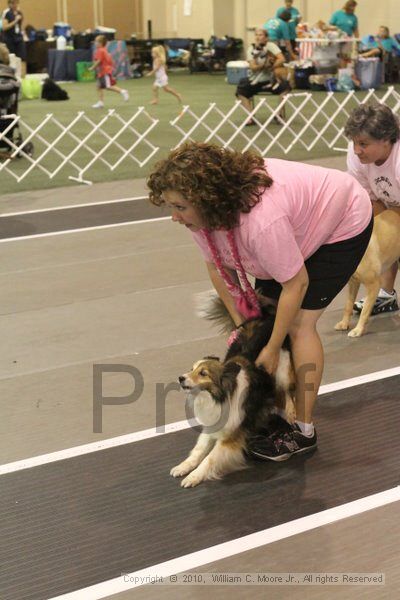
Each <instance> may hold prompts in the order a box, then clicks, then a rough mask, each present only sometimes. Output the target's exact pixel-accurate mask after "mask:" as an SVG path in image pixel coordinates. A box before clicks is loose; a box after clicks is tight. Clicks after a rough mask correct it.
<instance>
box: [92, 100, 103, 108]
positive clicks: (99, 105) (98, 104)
mask: <svg viewBox="0 0 400 600" xmlns="http://www.w3.org/2000/svg"><path fill="white" fill-rule="evenodd" d="M92 108H104V102H102V101H101V100H99V101H98V102H96V104H92Z"/></svg>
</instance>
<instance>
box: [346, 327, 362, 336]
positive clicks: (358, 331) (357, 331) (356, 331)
mask: <svg viewBox="0 0 400 600" xmlns="http://www.w3.org/2000/svg"><path fill="white" fill-rule="evenodd" d="M363 333H364V329H362V328H361V327H354V329H352V330H351V331H349V333H348V334H347V335H348V336H349V337H351V338H354V337H361V336H362V335H363Z"/></svg>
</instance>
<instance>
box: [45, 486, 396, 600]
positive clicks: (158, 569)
mask: <svg viewBox="0 0 400 600" xmlns="http://www.w3.org/2000/svg"><path fill="white" fill-rule="evenodd" d="M398 501H400V486H398V487H395V488H391V489H389V490H385V491H384V492H379V493H378V494H372V495H371V496H366V497H365V498H360V499H359V500H354V501H353V502H347V503H346V504H342V505H340V506H335V507H334V508H328V509H327V510H323V511H321V512H319V513H315V514H312V515H308V516H307V517H301V518H300V519H295V520H294V521H289V522H288V523H283V524H282V525H277V526H276V527H271V528H270V529H264V530H263V531H257V532H256V533H251V534H249V535H245V536H243V537H240V538H237V539H234V540H231V541H229V542H225V543H223V544H218V545H216V546H211V547H210V548H204V549H203V550H199V551H198V552H192V553H191V554H186V555H185V556H179V557H178V558H174V559H172V560H168V561H166V562H163V563H159V564H158V565H153V566H151V567H148V568H146V569H141V570H140V571H134V572H133V573H129V574H127V575H125V576H121V577H116V578H115V579H109V580H108V581H103V582H102V583H97V584H95V585H92V586H89V587H87V588H84V589H80V590H76V591H75V592H70V593H67V594H63V595H61V596H57V597H53V598H50V600H100V599H101V598H105V597H106V596H112V595H114V594H118V593H119V592H124V591H126V590H131V589H133V588H137V587H140V586H142V585H145V584H146V583H150V582H151V580H152V579H151V578H153V579H155V578H156V577H157V578H158V579H160V578H161V577H162V578H167V577H169V576H171V575H175V574H176V573H182V572H184V571H189V570H193V569H196V568H198V567H201V566H203V565H206V564H209V563H212V562H216V561H219V560H223V559H225V558H229V557H231V556H235V555H237V554H242V553H243V552H248V551H249V550H254V549H255V548H260V547H261V546H266V545H268V544H272V543H274V542H278V541H280V540H284V539H286V538H289V537H292V536H294V535H298V534H300V533H304V532H306V531H311V530H313V529H317V528H318V527H323V526H325V525H330V524H332V523H336V522H337V521H341V520H342V519H347V518H349V517H353V516H356V515H359V514H361V513H363V512H366V511H369V510H373V509H375V508H379V507H381V506H385V505H387V504H391V503H393V502H398ZM124 579H128V581H124ZM167 585H168V584H167ZM156 589H158V591H159V593H160V595H161V588H158V587H157V588H156ZM156 596H157V594H156Z"/></svg>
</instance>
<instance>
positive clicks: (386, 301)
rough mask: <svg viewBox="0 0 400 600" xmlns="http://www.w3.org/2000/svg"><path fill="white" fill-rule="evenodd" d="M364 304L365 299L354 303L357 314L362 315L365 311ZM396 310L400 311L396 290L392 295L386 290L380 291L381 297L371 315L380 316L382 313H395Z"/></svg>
mask: <svg viewBox="0 0 400 600" xmlns="http://www.w3.org/2000/svg"><path fill="white" fill-rule="evenodd" d="M364 302H365V298H362V299H361V300H358V301H357V302H355V303H354V305H353V309H354V310H355V311H356V312H357V313H360V312H361V311H362V309H363V306H364ZM395 310H399V304H398V301H397V293H396V290H393V292H392V293H391V294H389V293H388V292H386V291H385V290H382V289H381V290H379V295H378V297H377V299H376V300H375V304H374V306H373V308H372V312H371V315H380V314H381V313H385V312H394V311H395Z"/></svg>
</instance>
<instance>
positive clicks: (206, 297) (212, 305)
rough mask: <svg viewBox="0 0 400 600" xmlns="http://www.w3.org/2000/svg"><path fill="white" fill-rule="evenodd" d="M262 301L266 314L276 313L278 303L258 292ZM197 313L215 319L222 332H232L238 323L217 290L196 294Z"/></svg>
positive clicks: (204, 317)
mask: <svg viewBox="0 0 400 600" xmlns="http://www.w3.org/2000/svg"><path fill="white" fill-rule="evenodd" d="M257 296H258V299H259V301H260V305H261V309H262V312H263V314H264V315H267V314H269V315H275V313H276V305H275V304H273V303H272V302H271V300H269V299H268V298H265V296H262V295H261V294H260V293H259V292H257ZM195 301H196V314H197V316H198V317H200V318H202V319H207V321H213V322H214V323H216V324H217V325H218V327H219V329H220V333H228V334H229V333H231V332H232V331H233V330H234V329H236V325H235V323H234V321H233V319H232V317H231V315H230V314H229V312H228V310H227V308H226V306H225V304H224V303H223V302H222V300H221V298H220V297H219V296H218V294H217V292H216V291H215V290H207V291H206V292H200V293H199V294H196V297H195Z"/></svg>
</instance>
